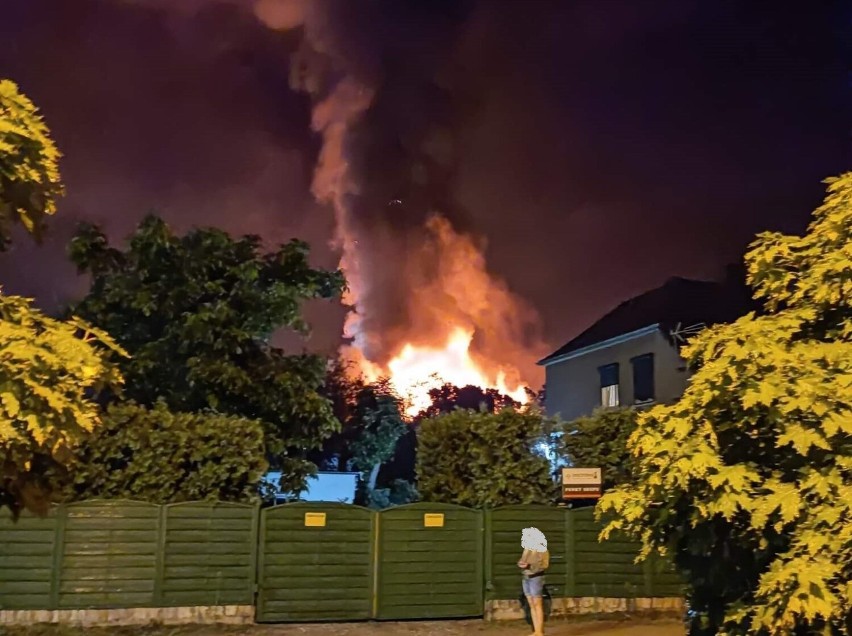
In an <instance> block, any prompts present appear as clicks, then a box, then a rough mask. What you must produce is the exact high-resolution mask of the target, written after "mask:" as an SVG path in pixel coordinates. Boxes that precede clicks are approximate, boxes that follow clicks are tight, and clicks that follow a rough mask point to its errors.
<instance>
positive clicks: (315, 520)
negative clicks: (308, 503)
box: [305, 512, 325, 528]
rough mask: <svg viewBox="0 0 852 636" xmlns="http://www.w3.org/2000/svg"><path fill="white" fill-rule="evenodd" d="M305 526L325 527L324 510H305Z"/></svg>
mask: <svg viewBox="0 0 852 636" xmlns="http://www.w3.org/2000/svg"><path fill="white" fill-rule="evenodd" d="M305 526H309V527H314V528H324V527H325V513H324V512H306V513H305Z"/></svg>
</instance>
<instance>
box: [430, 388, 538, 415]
mask: <svg viewBox="0 0 852 636" xmlns="http://www.w3.org/2000/svg"><path fill="white" fill-rule="evenodd" d="M528 393H529V394H530V398H532V397H533V396H534V395H535V394H533V393H532V392H531V391H528ZM429 398H430V399H431V401H432V402H431V404H429V406H427V407H426V408H425V409H424V410H423V412H422V413H420V414H419V415H418V419H422V418H425V417H435V416H436V415H440V414H441V413H450V412H452V411H454V410H455V409H470V410H474V411H479V410H482V409H484V410H486V411H488V412H489V413H497V412H498V411H500V410H502V409H504V408H514V409H517V408H519V407H520V406H521V405H520V403H518V402H516V401H515V400H513V399H512V398H511V397H509V396H508V395H503V394H502V393H500V392H499V391H498V390H497V389H483V388H482V387H478V386H473V385H467V386H463V387H458V386H455V385H453V384H443V385H441V386H440V387H436V388H434V389H430V390H429Z"/></svg>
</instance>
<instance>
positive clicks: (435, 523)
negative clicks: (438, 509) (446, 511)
mask: <svg viewBox="0 0 852 636" xmlns="http://www.w3.org/2000/svg"><path fill="white" fill-rule="evenodd" d="M423 527H424V528H443V527H444V515H443V514H426V515H423Z"/></svg>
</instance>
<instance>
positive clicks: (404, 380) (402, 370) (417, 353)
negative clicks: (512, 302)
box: [361, 327, 528, 417]
mask: <svg viewBox="0 0 852 636" xmlns="http://www.w3.org/2000/svg"><path fill="white" fill-rule="evenodd" d="M472 340H473V333H472V332H470V331H465V330H464V329H463V328H461V327H456V328H455V329H454V330H453V332H452V333H451V334H450V336H449V338H448V339H447V341H446V342H445V343H444V344H443V346H440V345H438V346H434V347H432V346H420V347H418V346H414V345H412V344H410V343H407V344H406V345H405V346H404V347H403V348H402V351H401V352H400V353H399V355H397V356H396V357H395V358H393V359H392V360H391V361H390V362H389V363H388V365H387V375H388V377H389V378H390V380H391V383H392V384H393V386H394V388H395V389H396V390H397V391H398V392H399V393H400V395H401V396H402V397H403V398H405V400H406V402H407V405H406V415H408V416H409V417H414V416H415V415H417V414H418V413H420V412H421V411H422V410H423V409H425V408H426V407H428V406H429V404H430V398H429V390H430V389H433V388H438V387H440V386H441V385H443V384H445V383H449V384H453V385H455V386H459V387H464V386H478V387H481V388H483V389H497V390H498V391H499V392H500V393H502V394H503V395H507V396H509V397H511V398H512V399H513V400H515V401H516V402H520V403H521V404H525V403H526V402H527V400H528V396H527V392H526V390H525V388H524V387H523V386H521V385H515V386H510V385H509V384H507V380H506V373H505V371H503V370H502V369H501V370H498V371H497V372H496V375H491V376H489V374H488V373H486V372H485V371H484V370H483V369H481V368H480V366H479V365H478V364H477V363H476V362H475V361H474V359H473V357H472V356H471V353H470V343H471V341H472ZM361 371H362V372H363V373H364V374H365V375H366V377H367V378H368V379H369V380H376V379H378V378H379V376H381V375H383V372H382V369H381V368H380V367H378V366H377V365H374V364H372V363H370V362H369V361H367V360H362V361H361Z"/></svg>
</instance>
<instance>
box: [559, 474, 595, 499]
mask: <svg viewBox="0 0 852 636" xmlns="http://www.w3.org/2000/svg"><path fill="white" fill-rule="evenodd" d="M601 483H602V480H601V469H600V468H563V469H562V498H563V499H597V498H598V497H600V496H601Z"/></svg>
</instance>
